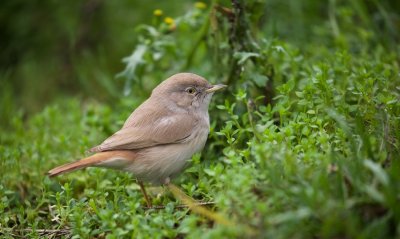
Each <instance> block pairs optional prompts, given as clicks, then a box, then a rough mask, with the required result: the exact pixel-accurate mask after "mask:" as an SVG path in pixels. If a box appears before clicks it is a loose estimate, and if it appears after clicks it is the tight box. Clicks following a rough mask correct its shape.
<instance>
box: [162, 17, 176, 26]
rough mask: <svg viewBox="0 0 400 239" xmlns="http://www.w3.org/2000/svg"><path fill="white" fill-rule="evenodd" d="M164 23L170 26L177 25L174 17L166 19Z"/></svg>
mask: <svg viewBox="0 0 400 239" xmlns="http://www.w3.org/2000/svg"><path fill="white" fill-rule="evenodd" d="M164 22H165V23H167V24H168V25H173V24H174V23H175V20H174V19H173V18H172V17H166V18H164Z"/></svg>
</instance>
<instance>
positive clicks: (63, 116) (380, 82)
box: [0, 1, 400, 238]
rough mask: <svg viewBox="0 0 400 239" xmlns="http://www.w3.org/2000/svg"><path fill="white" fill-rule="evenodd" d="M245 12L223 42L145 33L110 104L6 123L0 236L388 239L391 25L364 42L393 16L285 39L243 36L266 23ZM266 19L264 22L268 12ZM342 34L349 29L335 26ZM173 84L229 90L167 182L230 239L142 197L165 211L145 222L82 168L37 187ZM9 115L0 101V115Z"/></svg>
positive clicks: (122, 190)
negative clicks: (190, 80) (198, 82)
mask: <svg viewBox="0 0 400 239" xmlns="http://www.w3.org/2000/svg"><path fill="white" fill-rule="evenodd" d="M295 2H297V1H289V3H290V4H292V5H291V6H292V7H293V4H294V5H295ZM257 4H260V2H258V1H249V3H248V5H247V7H248V8H246V9H247V10H248V12H247V13H246V14H245V15H244V16H242V17H238V20H239V22H241V24H242V25H241V26H237V27H238V28H237V32H236V34H238V35H237V36H232V35H230V34H229V31H230V30H229V29H230V28H229V27H230V25H229V24H230V23H229V22H228V21H227V20H226V18H225V17H224V15H223V14H222V13H218V12H217V13H215V12H212V11H209V10H210V7H209V9H208V10H207V9H205V10H201V9H192V10H191V11H189V12H188V13H187V14H186V15H184V16H182V17H179V18H176V19H175V20H176V22H177V29H176V30H172V32H171V29H169V26H168V25H166V24H163V23H157V22H155V23H154V24H153V25H146V26H143V27H141V28H140V29H139V30H138V34H139V35H138V40H137V42H138V43H137V47H136V48H135V49H136V52H137V51H138V49H140V46H141V47H144V48H145V51H144V52H142V53H143V54H142V55H140V54H136V55H135V57H133V58H130V59H131V61H130V62H129V63H130V64H129V65H128V64H127V68H126V70H125V71H124V72H123V73H122V74H120V76H122V77H125V78H124V79H125V82H126V84H125V93H126V95H124V96H120V97H119V99H118V100H116V101H115V103H114V104H105V103H101V102H98V101H96V100H89V101H88V100H83V99H80V98H79V99H78V98H76V97H64V98H62V97H60V98H59V99H58V100H55V101H53V102H51V103H49V104H48V105H47V106H46V107H45V108H44V109H43V110H42V111H41V112H39V113H37V114H34V115H30V116H29V117H26V116H25V115H24V114H23V113H22V111H18V112H13V113H11V111H10V110H9V111H8V114H9V115H11V116H10V118H9V119H8V125H9V126H8V127H7V128H5V127H4V128H3V127H2V128H1V129H2V131H1V134H0V140H1V145H0V162H1V164H0V175H1V176H0V177H1V181H0V236H1V237H4V238H14V237H17V236H24V237H28V238H35V237H36V238H38V237H40V236H41V235H43V231H42V230H43V229H51V230H55V231H52V232H48V234H47V235H56V234H57V233H62V232H66V233H67V235H64V237H68V236H72V237H73V238H93V237H96V238H182V237H185V238H231V237H239V238H249V237H252V238H256V237H259V238H399V237H400V202H399V200H400V173H399V172H400V161H399V155H400V75H399V72H400V69H399V68H400V64H399V62H400V54H399V51H400V48H399V46H398V44H396V41H395V40H396V36H395V34H397V33H393V32H390V31H389V30H390V29H391V28H390V27H391V25H390V24H391V23H390V22H387V21H386V22H385V21H383V23H384V24H386V25H384V26H386V27H384V28H380V29H379V30H377V29H376V28H375V27H376V25H374V24H375V22H373V20H371V18H369V16H370V15H371V16H372V15H374V14H376V12H375V13H374V12H373V10H374V9H375V8H374V7H376V9H379V11H378V10H377V11H378V12H380V13H381V14H383V15H384V16H393V14H394V13H393V12H389V10H390V8H389V7H387V6H386V5H385V4H382V5H380V4H378V3H369V4H365V5H363V4H364V3H363V2H362V1H349V3H336V2H335V1H331V2H330V5H329V8H327V9H325V10H327V11H328V12H329V11H331V12H329V13H330V14H331V15H330V17H326V18H325V17H321V16H319V15H316V14H315V15H311V16H310V17H307V16H305V15H303V14H302V13H301V11H297V14H298V15H295V16H298V17H299V18H300V19H301V21H300V20H299V22H296V24H298V25H296V26H299V25H301V24H306V25H308V26H310V28H309V29H307V30H304V31H301V30H299V29H296V31H301V32H302V34H297V33H296V31H294V33H293V34H295V36H293V37H290V36H288V35H287V29H272V28H273V27H272V26H271V24H272V23H271V24H268V23H267V24H266V25H265V26H264V27H260V28H259V29H258V31H256V30H254V29H253V28H255V26H257V24H256V23H257V22H258V20H257V19H258V18H257V17H256V16H258V15H257V14H258V13H260V12H263V10H264V8H257V6H259V5H257ZM274 4H275V5H274ZM276 4H277V3H276V2H274V1H272V3H271V4H270V5H266V8H268V7H273V6H275V7H276V9H280V8H279V6H277V5H276ZM290 4H289V5H290ZM299 4H300V3H299ZM300 5H301V6H297V7H298V8H299V9H306V10H307V9H308V10H310V9H319V7H320V5H319V3H317V1H315V2H314V1H309V4H308V5H307V4H305V5H302V4H300ZM228 6H229V5H228ZM252 7H253V8H252ZM281 7H282V6H281ZM292 9H297V8H296V7H293V8H292ZM371 9H372V10H371ZM284 11H285V10H282V9H281V10H280V11H277V12H276V13H273V14H272V15H273V16H275V15H276V16H279V14H284V13H285V12H284ZM373 13H374V14H373ZM209 14H210V15H209ZM385 14H386V15H385ZM378 16H381V15H378ZM397 16H398V15H397ZM268 17H272V16H271V15H269V16H267V18H268ZM354 19H357V20H359V19H361V20H360V22H358V24H353V25H351V24H349V23H350V22H351V20H354ZM215 21H216V22H215ZM287 21H288V22H284V20H282V22H281V23H279V24H280V25H279V26H280V27H283V28H284V26H288V25H290V24H289V23H290V22H289V21H290V20H287ZM293 21H295V20H293ZM388 21H389V20H388ZM317 22H318V24H317ZM332 24H334V25H335V24H336V25H335V26H336V27H337V28H338V29H335V28H332ZM247 26H248V27H249V28H247ZM380 26H381V25H380ZM270 28H271V29H270ZM243 29H253V34H254V35H253V37H252V38H251V37H248V36H246V35H243V34H242V32H241V31H242V30H243ZM332 29H333V30H332ZM385 31H387V32H389V33H387V32H385ZM193 32H194V33H193ZM268 34H270V35H269V36H270V37H268V36H267V35H268ZM272 34H275V35H276V37H272ZM307 34H309V35H310V37H309V38H307ZM393 34H394V35H393ZM192 38H193V39H194V40H191V41H188V39H192ZM303 38H306V40H304V39H303ZM142 50H143V48H142ZM134 52H135V51H134ZM93 68H95V66H93ZM181 70H185V71H193V72H197V73H199V74H201V75H203V76H205V77H206V78H208V79H210V80H211V81H212V82H221V83H224V82H225V83H226V82H229V89H228V90H227V91H226V92H225V95H224V94H220V95H216V96H215V98H214V100H213V103H212V105H211V107H210V116H211V125H212V127H211V133H210V137H209V139H208V142H207V145H206V147H205V149H204V150H203V152H202V154H201V155H195V156H194V157H193V158H192V162H191V165H190V166H189V168H188V169H187V170H186V171H185V172H184V173H182V174H181V176H179V177H178V178H176V179H175V180H173V182H174V184H176V185H178V186H180V187H181V188H182V190H183V191H184V192H185V193H187V194H188V195H189V196H191V197H193V198H194V199H196V200H199V201H212V202H215V204H214V205H212V206H209V207H208V208H210V209H211V210H214V211H216V212H218V213H219V214H221V215H223V216H224V217H226V218H228V219H229V220H231V221H233V223H234V226H226V225H221V224H218V223H216V222H213V221H212V220H210V219H208V218H204V217H202V216H200V215H197V214H195V213H193V212H191V211H190V210H188V209H186V208H183V209H182V208H177V206H178V205H180V204H181V203H180V202H179V200H177V199H176V198H175V197H174V196H173V195H172V194H171V192H169V191H168V189H167V188H162V187H152V188H150V194H151V196H152V198H153V204H155V205H164V206H165V208H164V209H145V208H144V206H145V205H146V204H145V201H144V198H143V196H142V195H141V193H140V189H139V186H138V185H137V184H136V183H135V181H134V177H132V175H129V174H128V173H123V172H117V171H113V170H106V169H97V168H90V169H85V170H82V171H78V172H74V173H71V174H68V175H63V176H60V177H57V178H55V179H49V178H48V177H46V176H45V173H46V172H47V171H48V170H49V169H51V168H52V167H54V166H57V165H59V164H62V163H66V162H70V161H72V160H76V159H79V158H81V157H82V156H85V155H86V153H85V151H86V150H88V149H89V148H90V147H92V146H93V145H96V144H98V143H99V142H101V141H102V140H104V139H105V138H106V137H107V136H109V135H110V134H112V133H113V132H115V131H116V130H118V129H119V128H120V127H121V126H122V124H123V121H124V120H125V119H126V118H127V116H128V115H129V114H130V112H131V111H132V110H133V109H134V108H135V107H136V106H138V105H139V104H140V102H141V101H143V100H144V99H145V98H146V97H147V96H148V94H149V93H150V91H151V89H152V87H154V85H156V84H157V83H158V82H159V81H160V80H161V79H162V78H164V77H167V76H168V75H169V74H170V73H173V72H177V71H181ZM271 85H272V89H271ZM138 89H140V91H138ZM121 91H122V90H121ZM266 92H267V93H266ZM121 95H122V94H121ZM10 100H11V98H10V97H9V96H7V95H4V94H3V98H2V102H1V105H4V106H7V104H8V103H9V101H10ZM249 228H250V230H249Z"/></svg>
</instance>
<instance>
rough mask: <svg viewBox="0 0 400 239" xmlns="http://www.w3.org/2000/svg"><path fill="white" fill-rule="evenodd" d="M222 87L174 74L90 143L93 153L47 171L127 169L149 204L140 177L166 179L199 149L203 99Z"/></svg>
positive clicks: (205, 121)
mask: <svg viewBox="0 0 400 239" xmlns="http://www.w3.org/2000/svg"><path fill="white" fill-rule="evenodd" d="M225 87H226V86H225V85H221V84H218V85H211V84H210V83H208V82H207V80H205V79H204V78H202V77H200V76H198V75H195V74H192V73H179V74H176V75H173V76H171V77H170V78H168V79H166V80H165V81H163V82H162V83H160V84H159V85H158V86H157V87H156V88H154V90H153V91H152V94H151V96H150V97H149V98H148V99H147V100H146V101H145V102H143V103H142V104H141V105H140V106H139V107H138V108H137V109H136V110H135V111H133V113H132V114H131V115H130V116H129V118H128V119H127V120H126V121H125V123H124V125H123V127H122V128H121V129H120V130H119V131H117V132H116V133H115V134H113V135H112V136H110V137H109V138H107V139H106V140H105V141H104V142H103V143H101V144H100V145H98V146H96V147H93V148H92V149H90V151H91V152H94V153H95V154H93V155H91V156H89V157H87V158H83V159H81V160H78V161H76V162H72V163H69V164H65V165H62V166H59V167H56V168H54V169H52V170H50V171H49V172H48V175H49V176H50V177H53V176H57V175H59V174H62V173H67V172H71V171H74V170H78V169H82V168H86V167H104V168H112V169H118V170H123V171H128V172H131V173H133V175H134V176H135V177H136V178H137V180H138V183H139V185H140V188H141V190H142V193H143V194H144V197H145V200H146V202H147V206H149V207H151V202H150V200H149V198H148V196H147V194H146V191H145V188H144V186H143V182H150V183H152V184H155V185H162V184H168V183H169V181H170V179H171V178H173V177H174V176H176V175H178V174H179V173H180V172H181V171H182V170H183V169H184V167H185V164H186V163H187V161H188V160H189V159H190V158H191V157H192V155H193V154H195V153H197V152H199V151H201V150H202V149H203V147H204V145H205V143H206V141H207V137H208V133H209V131H210V119H209V116H208V105H209V103H210V100H211V97H212V95H213V93H214V92H215V91H217V90H220V89H223V88H225Z"/></svg>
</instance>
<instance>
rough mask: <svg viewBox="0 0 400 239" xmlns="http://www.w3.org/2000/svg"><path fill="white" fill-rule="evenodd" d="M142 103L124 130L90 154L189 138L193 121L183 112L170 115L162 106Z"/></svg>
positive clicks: (145, 146)
mask: <svg viewBox="0 0 400 239" xmlns="http://www.w3.org/2000/svg"><path fill="white" fill-rule="evenodd" d="M149 106H151V104H149V102H145V103H144V104H143V105H142V106H141V107H139V108H138V109H137V110H135V111H134V112H133V113H132V115H131V116H130V117H129V118H128V120H127V121H126V122H125V124H124V127H123V128H122V129H120V130H119V131H117V132H116V133H115V134H113V135H112V136H110V137H109V138H107V139H106V140H105V141H104V142H103V143H102V144H100V145H98V146H96V147H94V148H92V149H91V150H90V151H91V152H102V151H109V150H118V149H140V148H147V147H151V146H155V145H160V144H172V143H179V142H182V141H184V140H185V139H186V138H187V137H189V136H190V134H191V132H192V129H193V127H195V125H196V123H197V122H196V120H195V118H194V117H191V116H190V115H189V114H187V113H186V112H181V113H175V114H174V113H170V112H169V111H167V110H166V109H165V108H164V107H154V105H153V106H152V107H149Z"/></svg>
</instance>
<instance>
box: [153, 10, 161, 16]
mask: <svg viewBox="0 0 400 239" xmlns="http://www.w3.org/2000/svg"><path fill="white" fill-rule="evenodd" d="M153 14H154V16H157V17H159V16H161V15H163V11H162V10H160V9H156V10H154V12H153Z"/></svg>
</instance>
